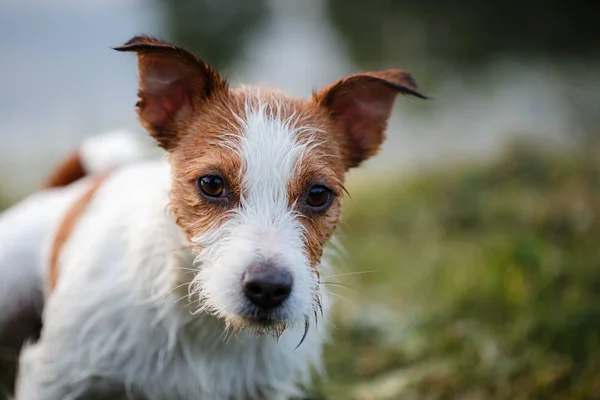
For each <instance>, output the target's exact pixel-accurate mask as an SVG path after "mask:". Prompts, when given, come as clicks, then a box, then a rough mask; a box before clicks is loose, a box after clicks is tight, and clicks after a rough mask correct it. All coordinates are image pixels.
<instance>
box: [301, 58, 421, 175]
mask: <svg viewBox="0 0 600 400" xmlns="http://www.w3.org/2000/svg"><path fill="white" fill-rule="evenodd" d="M398 93H402V94H411V95H413V96H417V97H420V98H422V99H426V98H427V97H426V96H425V95H424V94H422V93H421V92H420V91H419V89H418V88H417V84H416V83H415V81H414V80H413V78H412V77H411V76H410V74H409V73H408V72H405V71H402V70H400V69H388V70H385V71H378V72H366V73H362V74H356V75H350V76H347V77H345V78H342V79H340V80H339V81H337V82H335V83H333V84H332V85H329V86H328V87H326V88H325V89H323V90H321V91H320V92H319V93H316V94H314V95H313V101H314V102H315V103H317V104H318V105H319V106H322V107H325V108H326V109H327V110H328V112H329V115H330V116H331V118H332V119H333V120H334V121H335V122H336V124H338V126H339V127H340V128H341V129H342V132H343V134H344V141H345V143H344V150H345V151H344V153H345V154H344V156H345V158H346V168H352V167H356V166H358V165H360V163H361V162H363V161H364V160H366V159H367V158H369V157H371V156H372V155H374V154H375V153H377V151H378V150H379V146H380V145H381V143H382V142H383V139H384V138H385V130H386V127H387V120H388V118H389V116H390V113H391V111H392V106H393V105H394V99H395V98H396V95H397V94H398Z"/></svg>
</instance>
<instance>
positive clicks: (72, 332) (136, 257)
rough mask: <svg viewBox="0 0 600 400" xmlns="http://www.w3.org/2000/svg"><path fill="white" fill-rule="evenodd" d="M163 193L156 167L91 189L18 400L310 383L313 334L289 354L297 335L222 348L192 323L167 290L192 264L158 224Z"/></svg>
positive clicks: (292, 387)
mask: <svg viewBox="0 0 600 400" xmlns="http://www.w3.org/2000/svg"><path fill="white" fill-rule="evenodd" d="M148 182H152V184H151V185H148ZM132 183H134V184H133V185H132ZM90 184H91V182H88V183H87V185H88V186H89V185H90ZM169 188H170V173H169V169H168V165H167V164H166V163H162V162H159V163H147V164H140V165H137V166H135V167H128V168H123V169H121V170H119V171H116V172H115V173H113V174H112V175H111V176H110V177H109V178H107V179H106V180H105V182H104V183H103V184H102V186H101V187H100V188H99V189H98V191H97V192H96V194H95V195H94V197H93V199H92V200H91V202H90V203H89V205H88V208H87V212H86V213H85V215H84V216H82V218H81V220H80V221H79V223H78V227H77V229H76V230H74V231H73V232H72V238H71V239H70V240H69V242H68V244H67V245H66V246H65V247H64V248H63V252H62V256H61V260H64V262H61V267H60V275H59V280H58V283H57V286H56V287H55V288H54V290H53V293H52V295H51V296H50V297H49V300H48V302H47V304H46V309H45V317H44V330H43V333H42V340H41V341H40V342H39V343H38V344H36V345H34V346H32V347H30V348H28V349H26V350H25V352H24V355H23V357H22V366H21V372H20V380H21V383H22V384H21V385H20V392H19V393H18V394H19V398H23V399H68V398H71V397H70V396H73V398H77V396H84V395H85V394H88V395H89V393H95V392H99V391H102V390H104V389H107V390H108V389H111V390H112V389H113V388H114V387H120V388H123V390H125V388H129V390H131V391H132V393H134V394H135V393H140V392H142V393H143V394H144V397H143V398H146V397H147V398H151V399H187V398H211V399H212V398H215V399H217V398H236V399H243V398H266V399H275V398H279V397H281V396H283V398H287V397H291V396H292V395H298V394H299V393H300V392H299V390H298V388H297V387H296V384H298V383H302V382H304V383H308V380H309V378H310V369H309V367H310V366H311V365H312V364H314V365H318V363H319V360H320V353H321V341H322V337H321V335H320V334H319V333H317V332H316V330H315V331H314V332H311V333H310V334H309V335H308V336H307V341H308V342H309V343H304V344H303V345H302V346H300V347H299V348H298V349H297V350H295V351H294V348H295V347H296V345H297V344H298V343H299V342H300V340H301V338H302V334H303V327H300V328H297V329H293V330H290V331H289V332H287V331H286V333H285V334H284V335H283V336H282V337H281V340H280V342H279V343H278V344H277V341H276V339H275V338H273V337H272V336H269V335H264V336H261V337H258V336H256V335H252V334H248V333H245V332H243V331H242V332H239V333H238V335H237V338H236V337H231V333H226V332H225V331H224V325H223V323H222V322H220V321H217V320H215V318H214V317H211V316H195V315H192V314H191V313H190V310H191V308H190V307H189V306H186V305H187V303H188V301H189V300H188V299H187V296H186V291H187V287H181V288H179V289H180V290H173V288H176V287H177V286H179V285H180V284H181V281H177V276H179V275H180V274H181V273H182V272H183V274H184V275H185V273H186V271H187V270H188V269H190V268H192V266H193V261H194V257H195V256H194V254H193V253H191V252H190V251H189V250H188V248H187V246H188V244H187V242H186V240H185V238H184V237H183V235H182V234H181V233H180V232H179V231H178V228H177V226H176V225H175V224H174V222H173V221H172V219H171V218H170V217H169V215H168V213H167V206H168V204H169ZM69 190H70V191H72V192H77V193H76V195H82V190H81V188H80V187H73V188H72V189H69ZM68 197H74V196H68ZM90 258H92V259H90ZM182 297H183V298H182ZM74 299H77V301H74ZM65 323H66V324H67V325H68V326H69V327H70V328H67V329H65V328H66V327H65ZM57 355H60V356H59V357H57ZM84 366H85V367H84ZM82 367H84V368H82ZM291 374H294V375H295V374H298V380H293V381H292V380H290V375H291ZM120 394H122V395H125V392H124V393H120ZM190 395H191V396H195V397H190ZM111 396H115V394H114V393H111ZM111 398H112V397H111ZM117 398H118V397H117Z"/></svg>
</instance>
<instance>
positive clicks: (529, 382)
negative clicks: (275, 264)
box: [0, 0, 600, 400]
mask: <svg viewBox="0 0 600 400" xmlns="http://www.w3.org/2000/svg"><path fill="white" fill-rule="evenodd" d="M598 15H600V3H597V2H594V1H578V2H575V1H573V2H567V1H560V0H546V1H541V0H522V1H516V0H505V1H502V2H482V1H476V0H455V1H452V2H450V1H446V2H440V1H433V0H418V1H417V0H370V1H361V0H220V1H216V0H188V1H185V0H146V1H142V0H137V1H136V0H88V1H85V2H84V1H76V0H54V1H44V0H2V1H1V2H0V54H1V57H0V93H1V94H2V95H1V96H0V139H2V140H1V142H0V143H1V145H0V199H1V200H0V204H2V206H4V207H6V206H8V205H9V204H11V203H12V202H14V201H16V200H18V199H20V198H22V197H24V196H26V195H27V194H29V193H31V192H32V191H33V190H35V189H36V187H38V185H39V184H40V183H41V182H42V181H43V180H44V178H45V177H46V171H47V170H48V168H50V167H51V166H52V165H54V163H56V161H57V160H59V159H60V158H61V156H62V155H64V154H65V152H67V151H68V150H70V149H72V148H73V147H75V146H76V145H77V144H78V143H79V142H80V141H81V140H82V138H83V137H87V136H92V135H94V134H97V133H100V132H102V131H105V130H110V129H118V128H129V129H132V130H135V131H138V132H139V133H140V137H142V136H144V134H143V132H142V130H141V128H139V126H138V123H137V121H136V116H135V113H134V104H135V101H136V66H135V58H134V57H128V56H124V55H123V54H119V53H117V52H115V51H113V50H111V49H110V47H111V46H117V45H119V44H122V43H123V42H125V41H126V40H127V39H129V38H130V37H131V36H133V35H134V34H139V33H148V34H152V35H155V36H158V37H161V38H165V39H169V40H171V41H174V42H175V43H177V44H179V45H183V46H185V47H187V48H189V49H190V50H193V51H195V52H197V54H199V55H200V56H201V57H202V58H203V59H204V60H205V61H208V62H209V63H211V64H213V65H215V66H217V67H218V68H219V70H220V71H223V72H225V73H227V75H228V76H229V77H230V81H231V82H232V83H233V84H236V83H238V82H245V83H265V84H269V85H274V86H278V87H280V88H281V89H283V90H285V91H288V92H290V93H291V94H294V95H298V96H309V95H310V93H311V91H312V90H313V89H316V88H319V87H321V86H323V85H325V84H327V83H329V82H331V81H333V80H335V79H336V78H338V77H339V76H341V75H344V74H348V73H353V72H357V71H360V70H374V69H381V68H387V67H400V68H403V69H406V70H408V71H410V72H411V73H412V74H413V76H414V77H415V79H416V80H417V82H418V83H419V86H420V87H421V89H422V90H423V92H425V93H426V94H428V95H430V96H432V97H433V100H429V101H419V100H417V99H412V98H399V99H398V101H397V102H396V107H395V112H394V116H393V119H392V121H391V123H390V128H389V138H388V141H387V143H386V145H385V146H384V149H383V151H382V153H381V154H380V155H379V156H378V157H376V158H375V159H373V160H372V161H370V162H369V163H368V164H367V165H366V166H365V168H363V169H361V170H358V171H356V172H353V173H351V174H350V178H349V181H350V182H349V184H348V188H349V191H350V193H351V195H352V200H350V199H347V200H348V201H347V202H346V204H345V207H346V210H345V216H344V220H343V223H342V226H341V229H340V232H341V234H340V242H341V243H342V244H343V246H344V247H345V249H346V251H345V255H343V256H342V257H340V259H341V260H340V261H341V262H340V264H343V270H341V272H340V274H339V275H337V276H332V277H330V278H328V281H329V282H331V284H330V288H329V290H331V291H332V292H334V293H335V294H336V295H337V296H338V297H339V299H338V300H339V302H338V305H337V308H336V310H335V313H334V322H333V323H332V328H331V330H332V335H333V336H332V341H331V344H330V345H329V346H328V348H327V352H326V356H327V359H326V363H327V367H328V372H329V376H328V378H327V379H325V380H322V381H321V382H319V385H318V387H317V388H316V389H315V393H314V397H315V398H327V399H361V400H362V399H365V400H366V399H413V398H414V399H473V400H475V399H597V398H600V249H599V240H600V239H599V238H600V130H599V129H600V34H598V29H597V19H598Z"/></svg>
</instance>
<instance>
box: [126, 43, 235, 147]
mask: <svg viewBox="0 0 600 400" xmlns="http://www.w3.org/2000/svg"><path fill="white" fill-rule="evenodd" d="M115 50H118V51H127V52H135V53H136V54H137V56H138V69H139V92H138V96H139V102H138V104H137V108H138V114H139V116H140V121H141V122H142V125H143V126H144V127H145V128H146V129H147V130H148V132H150V134H151V135H152V136H153V137H154V139H156V141H157V143H158V144H159V145H160V146H161V147H163V148H165V149H170V148H173V146H174V145H175V143H176V142H177V140H178V139H179V133H180V132H181V130H182V126H181V124H182V123H185V121H186V120H187V119H189V118H190V117H192V116H193V115H194V114H195V113H196V112H197V111H198V108H199V106H200V105H201V104H202V103H203V102H204V101H205V100H207V99H209V98H210V97H211V96H212V95H213V94H215V93H218V92H222V91H225V90H226V89H227V82H226V80H225V79H223V78H221V77H220V76H219V74H218V73H217V72H216V71H215V70H214V69H213V68H212V67H211V66H210V65H208V64H207V63H205V62H204V61H202V60H201V59H199V58H198V57H196V56H195V55H193V54H191V53H189V52H187V51H185V50H184V49H180V48H178V47H176V46H173V45H171V44H169V43H165V42H161V41H159V40H156V39H154V38H152V37H148V36H136V37H134V38H132V39H131V40H129V41H128V42H127V43H125V44H124V45H123V46H120V47H116V48H115Z"/></svg>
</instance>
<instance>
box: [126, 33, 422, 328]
mask: <svg viewBox="0 0 600 400" xmlns="http://www.w3.org/2000/svg"><path fill="white" fill-rule="evenodd" d="M117 50H121V51H132V52H136V53H137V55H138V62H139V98H140V100H139V103H138V113H139V116H140V120H141V123H142V124H143V125H144V127H145V128H146V129H147V130H148V131H149V132H150V134H151V135H152V136H153V137H154V139H155V140H156V141H157V143H158V144H159V145H160V146H161V147H163V148H164V149H166V150H167V151H168V153H169V159H170V162H171V165H172V170H173V186H172V189H171V208H172V211H173V214H174V216H175V220H176V222H177V224H178V225H179V226H180V228H181V229H182V230H183V232H184V233H185V235H186V236H187V237H188V239H189V241H190V242H191V243H193V244H195V245H196V247H197V250H198V258H197V261H198V272H197V273H196V274H195V276H194V278H193V281H192V282H191V283H192V289H193V290H194V291H195V294H197V295H199V296H200V299H201V301H200V302H199V304H200V310H199V311H203V312H209V313H212V314H214V315H216V316H218V317H219V318H222V319H224V320H225V321H226V322H227V323H229V324H231V325H232V326H234V327H235V328H246V329H250V330H253V331H255V332H265V331H272V332H278V331H280V330H281V329H284V328H285V326H286V325H288V324H293V323H297V322H300V323H304V322H305V320H307V318H308V316H309V315H313V311H314V310H315V309H317V308H318V307H319V263H320V259H321V256H322V253H323V246H324V244H325V242H326V241H327V240H328V239H329V238H330V237H331V235H332V233H333V231H334V230H335V227H336V225H337V223H338V220H339V218H340V211H341V210H340V207H341V204H340V203H341V198H342V195H343V193H344V187H343V183H344V175H345V173H346V171H347V170H348V169H350V168H353V167H356V166H358V165H360V164H361V162H363V161H364V160H365V159H367V158H369V157H370V156H372V155H374V154H375V153H377V151H378V149H379V147H380V145H381V142H382V141H383V139H384V136H385V130H386V124H387V119H388V117H389V115H390V112H391V110H392V105H393V102H394V99H395V97H396V94H397V93H403V94H411V95H414V96H417V97H422V98H424V97H425V96H423V95H422V94H421V93H420V92H419V90H418V89H417V86H416V84H415V82H414V81H413V79H412V78H411V76H410V75H409V74H408V73H406V72H404V71H402V70H397V69H391V70H385V71H380V72H369V73H363V74H357V75H352V76H348V77H344V78H342V79H340V80H339V81H337V82H335V83H333V84H332V85H330V86H328V87H326V88H324V89H323V90H321V91H319V92H317V93H314V95H313V96H312V99H310V100H305V99H297V98H292V97H289V96H287V95H285V94H283V93H281V92H278V91H275V90H272V89H259V88H254V87H241V88H230V87H229V86H228V84H227V82H226V80H225V79H223V78H222V77H221V76H220V75H219V74H218V73H217V72H216V71H215V70H213V69H212V68H211V67H210V66H209V65H208V64H206V63H205V62H203V61H202V60H200V59H198V58H197V57H195V56H194V55H192V54H190V53H189V52H187V51H185V50H183V49H180V48H178V47H175V46H173V45H170V44H167V43H164V42H160V41H157V40H155V39H153V38H149V37H135V38H133V39H131V40H130V41H129V42H128V43H126V44H125V45H124V46H122V47H119V48H117Z"/></svg>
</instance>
